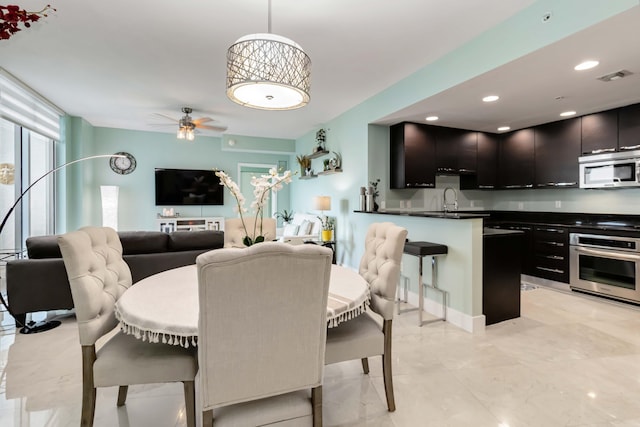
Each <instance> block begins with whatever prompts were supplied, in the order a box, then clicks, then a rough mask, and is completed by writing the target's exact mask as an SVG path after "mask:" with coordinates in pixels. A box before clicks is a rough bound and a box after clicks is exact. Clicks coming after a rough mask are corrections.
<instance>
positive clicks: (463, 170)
mask: <svg viewBox="0 0 640 427" xmlns="http://www.w3.org/2000/svg"><path fill="white" fill-rule="evenodd" d="M458 172H460V173H476V171H475V170H474V169H465V168H460V169H458Z"/></svg>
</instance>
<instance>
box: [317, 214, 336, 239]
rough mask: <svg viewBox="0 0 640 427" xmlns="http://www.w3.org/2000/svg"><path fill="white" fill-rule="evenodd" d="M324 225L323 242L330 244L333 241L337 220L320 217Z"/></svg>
mask: <svg viewBox="0 0 640 427" xmlns="http://www.w3.org/2000/svg"><path fill="white" fill-rule="evenodd" d="M318 219H319V220H320V221H321V223H322V241H323V242H330V241H331V240H333V229H334V227H335V219H333V218H331V217H328V216H325V217H318Z"/></svg>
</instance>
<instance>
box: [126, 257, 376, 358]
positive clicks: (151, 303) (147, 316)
mask: <svg viewBox="0 0 640 427" xmlns="http://www.w3.org/2000/svg"><path fill="white" fill-rule="evenodd" d="M367 305H369V284H368V283H367V282H366V281H365V280H364V278H362V276H360V275H359V274H358V273H357V272H355V271H353V270H350V269H348V268H345V267H341V266H338V265H332V266H331V282H330V285H329V299H328V302H327V323H328V326H329V327H334V326H336V325H338V324H339V323H340V322H344V321H346V320H349V319H351V318H353V317H355V316H357V315H359V314H361V313H362V312H364V310H365V309H366V307H367ZM116 317H117V318H118V320H119V321H120V327H121V329H122V330H123V331H124V332H125V333H128V334H131V335H134V336H135V337H136V338H139V339H142V340H144V341H150V342H163V343H167V344H173V345H181V346H183V347H189V346H190V345H192V346H195V345H196V344H197V336H198V273H197V268H196V266H195V264H194V265H189V266H186V267H180V268H174V269H171V270H167V271H163V272H162V273H158V274H154V275H153V276H149V277H147V278H145V279H142V280H141V281H139V282H138V283H136V284H135V285H133V286H132V287H130V288H129V289H128V290H127V291H126V292H125V293H124V294H123V295H122V296H121V297H120V299H119V300H118V302H117V303H116Z"/></svg>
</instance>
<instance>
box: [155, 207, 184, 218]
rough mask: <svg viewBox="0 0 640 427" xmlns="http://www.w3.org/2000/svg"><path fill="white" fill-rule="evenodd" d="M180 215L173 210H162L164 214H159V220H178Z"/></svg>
mask: <svg viewBox="0 0 640 427" xmlns="http://www.w3.org/2000/svg"><path fill="white" fill-rule="evenodd" d="M179 216H180V214H179V213H177V212H175V211H174V210H173V208H162V214H158V218H177V217H179Z"/></svg>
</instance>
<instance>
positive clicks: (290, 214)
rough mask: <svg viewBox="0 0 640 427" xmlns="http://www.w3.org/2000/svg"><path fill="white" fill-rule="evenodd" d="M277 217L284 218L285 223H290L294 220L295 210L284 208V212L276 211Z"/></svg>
mask: <svg viewBox="0 0 640 427" xmlns="http://www.w3.org/2000/svg"><path fill="white" fill-rule="evenodd" d="M276 218H282V222H283V223H284V224H285V225H286V224H290V223H291V221H293V211H288V210H286V209H283V211H282V212H276Z"/></svg>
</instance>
